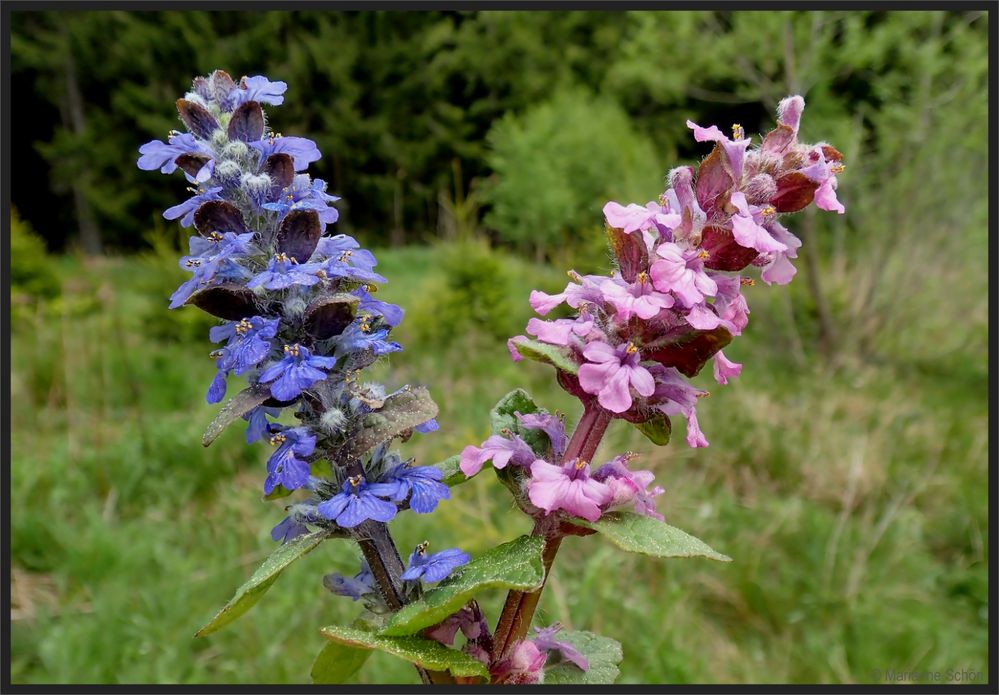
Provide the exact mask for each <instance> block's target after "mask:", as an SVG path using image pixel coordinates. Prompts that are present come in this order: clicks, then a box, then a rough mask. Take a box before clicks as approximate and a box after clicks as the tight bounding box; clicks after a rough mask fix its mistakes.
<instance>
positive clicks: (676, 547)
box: [572, 512, 732, 562]
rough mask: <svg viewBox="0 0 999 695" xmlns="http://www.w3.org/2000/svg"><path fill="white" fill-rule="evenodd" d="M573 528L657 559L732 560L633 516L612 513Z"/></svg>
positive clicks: (660, 524)
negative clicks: (600, 534)
mask: <svg viewBox="0 0 999 695" xmlns="http://www.w3.org/2000/svg"><path fill="white" fill-rule="evenodd" d="M572 522H573V523H574V524H577V525H579V526H585V527H586V528H591V529H593V530H594V531H597V532H598V533H602V534H603V535H605V536H607V538H609V539H610V540H611V542H613V543H614V545H616V546H618V547H619V548H622V549H624V550H630V551H631V552H633V553H644V554H645V555H653V556H655V557H706V558H709V559H711V560H719V561H721V562H731V561H732V558H730V557H728V556H727V555H722V554H721V553H719V552H716V551H715V550H712V549H711V547H710V546H708V544H707V543H705V542H704V541H702V540H701V539H699V538H695V537H694V536H691V535H690V534H689V533H685V532H683V531H681V530H680V529H678V528H676V527H674V526H670V525H669V524H664V523H663V522H661V521H659V520H658V519H653V518H652V517H648V516H642V515H639V514H633V513H631V512H611V513H610V514H604V515H603V516H602V517H600V518H599V519H598V520H597V521H592V522H591V521H586V520H584V519H573V521H572Z"/></svg>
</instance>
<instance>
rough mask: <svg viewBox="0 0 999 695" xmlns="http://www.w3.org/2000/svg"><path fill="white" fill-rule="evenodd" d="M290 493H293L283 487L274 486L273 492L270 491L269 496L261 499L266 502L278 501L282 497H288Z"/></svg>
mask: <svg viewBox="0 0 999 695" xmlns="http://www.w3.org/2000/svg"><path fill="white" fill-rule="evenodd" d="M292 492H294V490H289V489H288V488H286V487H285V486H284V485H275V486H274V489H273V490H271V494H269V495H264V497H263V498H264V499H265V500H267V501H268V502H270V501H271V500H279V499H281V498H282V497H287V496H288V495H290V494H291V493H292Z"/></svg>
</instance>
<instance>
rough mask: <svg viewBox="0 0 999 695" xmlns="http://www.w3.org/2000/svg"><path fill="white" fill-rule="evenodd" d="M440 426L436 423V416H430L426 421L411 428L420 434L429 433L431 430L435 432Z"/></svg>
mask: <svg viewBox="0 0 999 695" xmlns="http://www.w3.org/2000/svg"><path fill="white" fill-rule="evenodd" d="M440 428H441V426H440V425H438V424H437V418H430V419H429V420H427V421H426V422H421V423H420V424H419V425H417V426H416V427H414V428H413V429H414V430H416V431H417V432H419V433H420V434H430V433H431V432H436V431H437V430H439V429H440Z"/></svg>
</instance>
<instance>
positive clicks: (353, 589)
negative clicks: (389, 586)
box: [323, 560, 375, 601]
mask: <svg viewBox="0 0 999 695" xmlns="http://www.w3.org/2000/svg"><path fill="white" fill-rule="evenodd" d="M323 586H325V587H326V588H327V589H329V590H330V591H332V592H333V593H334V594H336V595H337V596H349V597H350V598H352V599H353V600H355V601H357V600H358V599H360V598H361V597H362V596H367V595H369V594H373V593H375V575H373V574H372V573H371V568H370V567H368V563H367V562H365V561H364V560H361V571H360V572H358V573H357V574H355V575H354V577H353V578H349V577H345V576H343V575H342V574H340V573H339V572H334V573H333V574H327V575H326V576H324V577H323Z"/></svg>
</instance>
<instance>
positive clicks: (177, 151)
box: [137, 131, 215, 183]
mask: <svg viewBox="0 0 999 695" xmlns="http://www.w3.org/2000/svg"><path fill="white" fill-rule="evenodd" d="M139 153H140V154H141V155H142V156H141V157H139V161H138V162H137V164H138V165H139V168H140V169H142V170H144V171H154V170H156V169H159V170H160V172H161V173H164V174H172V173H173V172H174V171H176V170H177V162H176V159H177V157H179V156H180V155H182V154H200V155H205V156H207V157H208V158H209V159H208V161H207V162H206V163H205V165H204V166H203V167H202V168H201V170H200V171H199V172H198V174H197V176H195V177H193V179H194V181H195V182H197V183H204V182H205V181H207V180H208V179H209V178H211V175H212V171H213V169H214V163H215V159H214V157H215V153H214V152H212V150H211V149H210V148H209V147H207V146H206V145H205V144H204V143H202V142H199V141H198V140H197V139H196V138H195V137H194V136H193V135H191V134H190V133H178V132H176V131H173V132H171V134H170V137H169V138H167V142H163V141H162V140H150V141H149V142H147V143H146V144H145V145H143V146H142V147H140V148H139ZM185 173H186V172H185ZM191 178H192V177H190V176H188V179H191Z"/></svg>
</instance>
